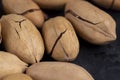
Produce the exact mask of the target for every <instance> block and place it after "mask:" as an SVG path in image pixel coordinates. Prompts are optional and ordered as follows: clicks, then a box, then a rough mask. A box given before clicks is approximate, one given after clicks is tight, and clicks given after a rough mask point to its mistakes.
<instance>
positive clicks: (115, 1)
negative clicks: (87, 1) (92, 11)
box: [91, 0, 120, 10]
mask: <svg viewBox="0 0 120 80" xmlns="http://www.w3.org/2000/svg"><path fill="white" fill-rule="evenodd" d="M91 1H92V2H94V3H96V4H97V5H99V6H101V7H104V8H107V9H114V10H120V0H91Z"/></svg>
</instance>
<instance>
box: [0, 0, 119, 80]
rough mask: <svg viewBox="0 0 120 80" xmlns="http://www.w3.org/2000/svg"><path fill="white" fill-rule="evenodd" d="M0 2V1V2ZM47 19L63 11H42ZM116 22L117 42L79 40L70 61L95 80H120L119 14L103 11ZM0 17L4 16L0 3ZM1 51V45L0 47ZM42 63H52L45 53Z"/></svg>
mask: <svg viewBox="0 0 120 80" xmlns="http://www.w3.org/2000/svg"><path fill="white" fill-rule="evenodd" d="M0 1H1V0H0ZM44 11H45V12H46V13H47V14H48V16H49V18H50V17H55V16H63V15H64V11H62V10H61V11H54V10H53V11H47V10H44ZM104 11H106V12H107V13H108V14H110V15H111V16H112V17H113V18H114V19H115V21H116V24H117V26H116V27H117V29H116V31H117V40H116V41H114V42H112V43H110V44H107V45H102V46H97V45H93V44H90V43H88V42H86V41H84V40H83V39H81V38H80V37H78V38H79V42H80V52H79V55H78V57H77V59H76V60H74V61H72V63H75V64H77V65H80V66H82V67H84V68H85V69H86V70H87V71H88V72H90V73H91V75H92V76H93V77H94V78H95V80H120V12H119V11H114V10H105V9H104ZM0 15H1V16H2V15H5V13H4V11H3V9H2V5H1V2H0ZM1 50H3V49H2V45H1ZM42 61H54V60H53V59H52V58H51V57H50V56H49V55H47V54H46V53H45V55H44V57H43V60H42Z"/></svg>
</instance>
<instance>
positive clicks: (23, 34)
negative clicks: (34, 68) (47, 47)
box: [1, 14, 44, 63]
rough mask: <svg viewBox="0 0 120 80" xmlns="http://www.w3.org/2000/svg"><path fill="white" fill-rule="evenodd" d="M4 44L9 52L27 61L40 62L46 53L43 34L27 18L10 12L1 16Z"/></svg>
mask: <svg viewBox="0 0 120 80" xmlns="http://www.w3.org/2000/svg"><path fill="white" fill-rule="evenodd" d="M1 24H2V35H3V44H4V46H5V48H6V50H7V51H8V52H11V53H13V54H15V55H17V56H18V57H19V58H20V59H21V60H23V61H25V62H27V63H35V62H39V60H40V59H41V58H42V56H43V54H44V44H43V39H42V37H41V34H40V33H39V31H38V30H37V29H36V27H35V26H34V25H33V24H32V22H31V21H29V20H28V19H27V18H25V17H24V16H21V15H16V14H9V15H6V16H3V17H2V18H1Z"/></svg>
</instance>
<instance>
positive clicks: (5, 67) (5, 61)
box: [0, 51, 28, 79]
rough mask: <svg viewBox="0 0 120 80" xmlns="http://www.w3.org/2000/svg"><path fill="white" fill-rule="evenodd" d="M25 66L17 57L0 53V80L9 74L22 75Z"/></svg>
mask: <svg viewBox="0 0 120 80" xmlns="http://www.w3.org/2000/svg"><path fill="white" fill-rule="evenodd" d="M27 66H28V65H27V64H26V63H24V62H22V61H21V60H20V59H19V58H18V57H17V56H15V55H13V54H11V53H8V52H3V51H0V79H1V78H3V77H4V76H7V75H9V74H14V73H22V72H24V71H25V69H26V68H27Z"/></svg>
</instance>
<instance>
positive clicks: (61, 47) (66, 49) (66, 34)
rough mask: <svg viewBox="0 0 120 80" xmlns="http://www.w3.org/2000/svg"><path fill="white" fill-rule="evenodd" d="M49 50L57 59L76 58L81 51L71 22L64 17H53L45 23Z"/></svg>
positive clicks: (44, 30)
mask: <svg viewBox="0 0 120 80" xmlns="http://www.w3.org/2000/svg"><path fill="white" fill-rule="evenodd" d="M42 32H43V37H44V40H45V44H46V49H47V52H48V53H49V54H50V55H51V56H52V57H53V58H54V59H56V60H60V61H71V60H74V59H75V58H76V57H77V55H78V52H79V41H78V38H77V36H76V34H75V31H74V29H73V26H72V25H71V23H70V22H69V21H68V20H67V19H66V18H64V17H60V16H59V17H55V18H51V19H49V20H48V21H46V22H45V24H44V25H43V29H42Z"/></svg>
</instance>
